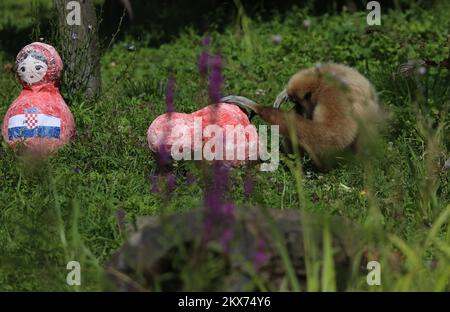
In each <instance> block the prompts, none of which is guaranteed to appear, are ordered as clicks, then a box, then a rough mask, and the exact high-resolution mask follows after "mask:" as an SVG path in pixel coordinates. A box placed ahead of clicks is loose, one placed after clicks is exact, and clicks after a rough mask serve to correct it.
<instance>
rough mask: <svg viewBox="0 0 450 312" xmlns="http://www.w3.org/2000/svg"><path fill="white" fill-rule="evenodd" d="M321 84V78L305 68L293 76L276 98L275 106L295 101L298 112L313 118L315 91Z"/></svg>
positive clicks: (294, 108)
mask: <svg viewBox="0 0 450 312" xmlns="http://www.w3.org/2000/svg"><path fill="white" fill-rule="evenodd" d="M319 86H320V79H319V77H317V74H316V73H315V72H313V71H311V70H303V71H300V72H298V73H297V74H295V75H294V76H292V78H291V79H290V80H289V83H288V85H287V87H286V89H284V90H283V91H282V92H281V93H280V94H279V95H278V96H277V99H276V100H275V103H274V104H273V107H274V108H279V107H280V106H281V104H282V103H283V102H286V101H289V102H292V103H294V107H293V108H292V110H294V111H295V112H296V113H297V114H300V115H302V116H303V117H305V118H307V119H310V120H312V119H313V115H314V110H315V107H316V99H315V98H314V91H315V90H317V88H318V87H319Z"/></svg>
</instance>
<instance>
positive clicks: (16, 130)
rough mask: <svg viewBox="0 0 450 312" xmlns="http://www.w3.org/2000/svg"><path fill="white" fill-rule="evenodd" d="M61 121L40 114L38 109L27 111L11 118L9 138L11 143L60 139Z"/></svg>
mask: <svg viewBox="0 0 450 312" xmlns="http://www.w3.org/2000/svg"><path fill="white" fill-rule="evenodd" d="M60 133H61V119H60V118H57V117H54V116H50V115H46V114H40V113H39V111H38V109H36V108H29V109H25V110H24V113H23V114H18V115H14V116H12V117H10V118H9V124H8V138H9V140H10V141H14V140H19V139H23V138H47V139H52V138H53V139H59V138H60Z"/></svg>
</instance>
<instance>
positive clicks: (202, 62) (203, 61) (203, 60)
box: [198, 51, 209, 78]
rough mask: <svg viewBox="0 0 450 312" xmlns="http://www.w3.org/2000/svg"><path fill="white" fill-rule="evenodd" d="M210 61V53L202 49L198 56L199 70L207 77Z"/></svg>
mask: <svg viewBox="0 0 450 312" xmlns="http://www.w3.org/2000/svg"><path fill="white" fill-rule="evenodd" d="M208 61H209V53H208V52H207V51H202V52H201V53H200V56H199V57H198V71H199V72H200V75H201V76H202V78H206V76H207V75H208Z"/></svg>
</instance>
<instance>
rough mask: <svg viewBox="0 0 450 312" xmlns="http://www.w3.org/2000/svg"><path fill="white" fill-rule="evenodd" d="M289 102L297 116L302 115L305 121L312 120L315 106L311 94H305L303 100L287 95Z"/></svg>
mask: <svg viewBox="0 0 450 312" xmlns="http://www.w3.org/2000/svg"><path fill="white" fill-rule="evenodd" d="M288 99H289V101H291V102H292V103H294V107H293V108H292V109H293V110H294V111H295V112H296V113H297V114H299V115H302V116H303V117H305V118H306V119H309V120H312V119H313V114H314V109H315V107H316V105H315V104H314V103H313V102H312V100H311V92H308V93H306V94H305V96H304V97H303V98H299V97H298V96H297V95H295V94H294V95H288Z"/></svg>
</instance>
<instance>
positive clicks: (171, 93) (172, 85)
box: [166, 75, 175, 113]
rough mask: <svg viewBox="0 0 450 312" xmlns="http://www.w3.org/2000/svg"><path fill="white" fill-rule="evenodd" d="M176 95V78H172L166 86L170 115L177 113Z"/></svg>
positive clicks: (167, 105)
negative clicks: (174, 99)
mask: <svg viewBox="0 0 450 312" xmlns="http://www.w3.org/2000/svg"><path fill="white" fill-rule="evenodd" d="M174 94H175V77H174V76H172V75H171V76H170V77H169V80H168V81H167V85H166V109H167V112H168V113H173V112H174V111H175V104H174V101H173V98H174Z"/></svg>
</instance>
